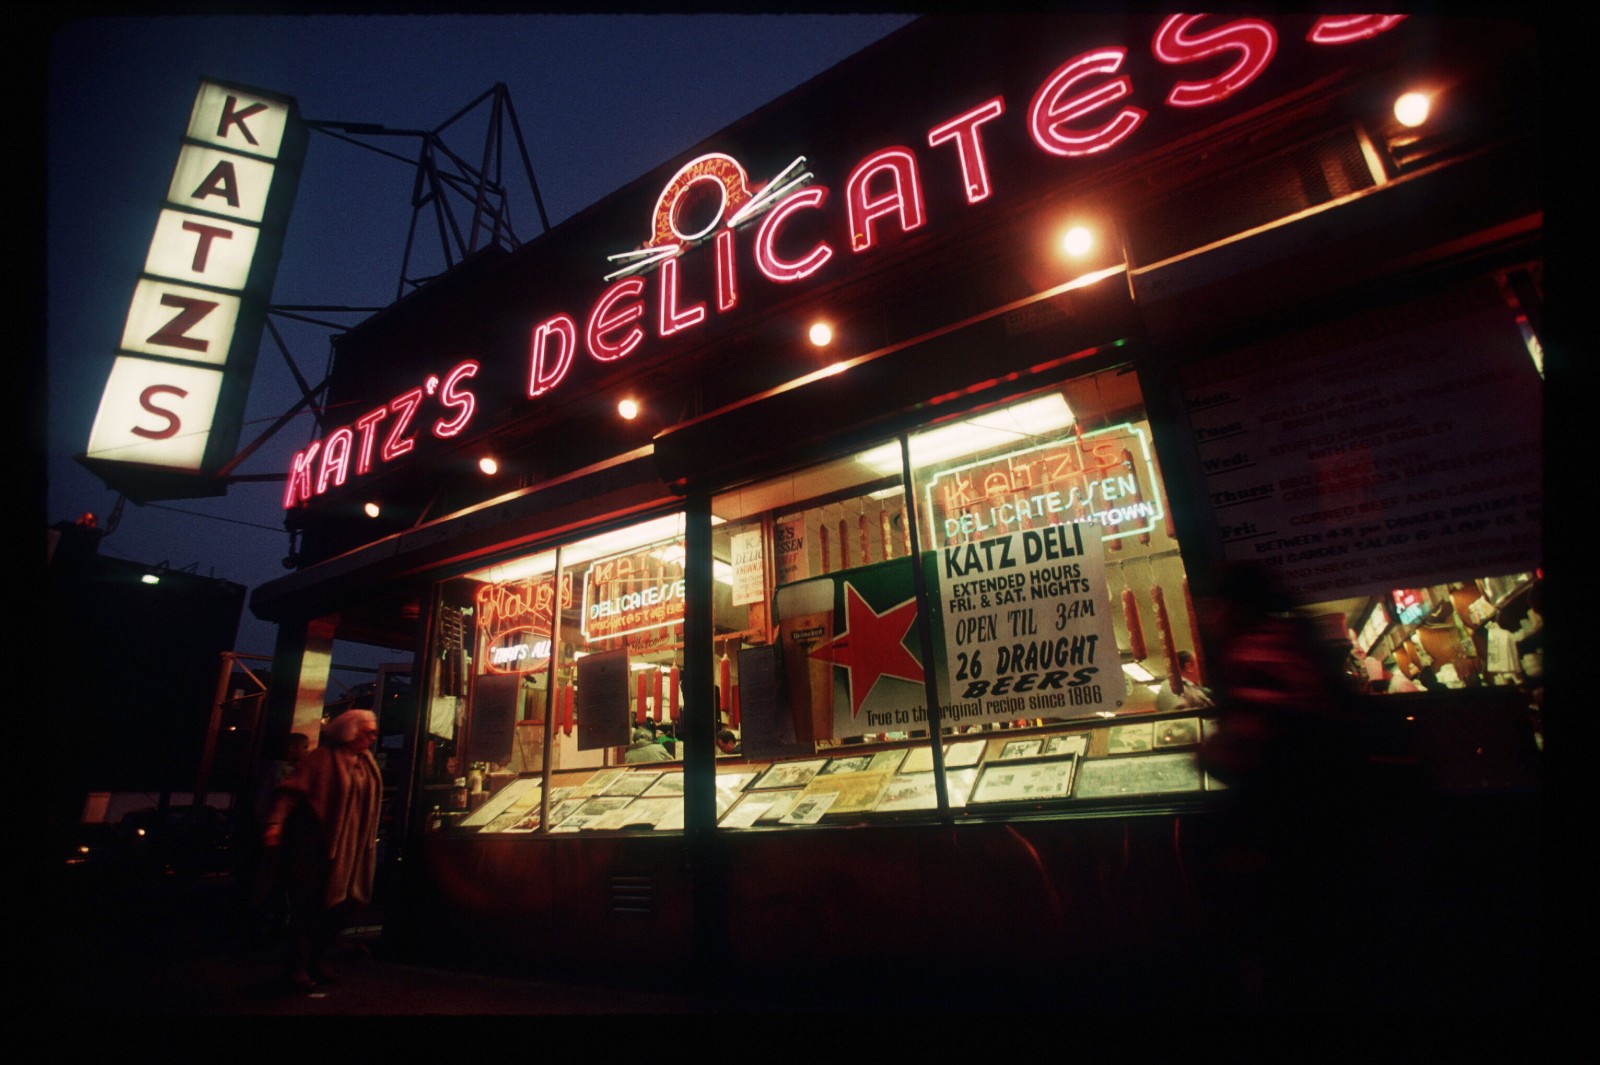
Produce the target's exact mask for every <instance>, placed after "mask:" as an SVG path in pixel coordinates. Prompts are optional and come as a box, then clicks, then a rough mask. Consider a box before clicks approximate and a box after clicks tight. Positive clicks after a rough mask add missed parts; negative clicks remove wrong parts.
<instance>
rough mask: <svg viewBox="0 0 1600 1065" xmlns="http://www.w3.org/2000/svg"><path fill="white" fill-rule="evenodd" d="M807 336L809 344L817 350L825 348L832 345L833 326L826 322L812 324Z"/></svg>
mask: <svg viewBox="0 0 1600 1065" xmlns="http://www.w3.org/2000/svg"><path fill="white" fill-rule="evenodd" d="M807 335H808V336H810V337H811V343H813V344H815V345H816V346H817V347H819V348H825V347H827V346H828V345H829V344H831V343H833V326H831V325H829V324H828V323H827V322H813V323H812V324H811V331H810V333H809V334H807Z"/></svg>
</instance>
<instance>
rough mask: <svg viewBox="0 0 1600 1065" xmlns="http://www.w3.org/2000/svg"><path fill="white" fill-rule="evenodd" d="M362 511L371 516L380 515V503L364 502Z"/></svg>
mask: <svg viewBox="0 0 1600 1065" xmlns="http://www.w3.org/2000/svg"><path fill="white" fill-rule="evenodd" d="M361 512H362V513H363V514H365V515H366V516H367V517H369V518H376V517H377V516H378V514H379V510H378V504H376V503H363V504H362V505H361Z"/></svg>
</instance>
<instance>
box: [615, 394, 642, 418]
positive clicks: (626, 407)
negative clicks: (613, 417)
mask: <svg viewBox="0 0 1600 1065" xmlns="http://www.w3.org/2000/svg"><path fill="white" fill-rule="evenodd" d="M617 413H618V414H620V415H622V416H623V417H624V418H626V419H628V421H630V422H631V421H633V419H635V418H637V417H638V416H639V403H638V401H637V400H633V399H625V400H623V401H622V402H621V403H618V404H617Z"/></svg>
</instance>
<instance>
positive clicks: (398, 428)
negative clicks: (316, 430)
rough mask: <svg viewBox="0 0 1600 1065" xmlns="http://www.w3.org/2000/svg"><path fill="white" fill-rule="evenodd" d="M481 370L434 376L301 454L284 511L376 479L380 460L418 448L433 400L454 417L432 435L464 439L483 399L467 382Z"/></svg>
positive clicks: (467, 367) (473, 364)
mask: <svg viewBox="0 0 1600 1065" xmlns="http://www.w3.org/2000/svg"><path fill="white" fill-rule="evenodd" d="M479 369H480V366H479V364H478V362H477V361H476V360H474V359H467V360H465V361H463V362H459V363H457V364H456V365H455V366H454V367H452V368H451V369H450V371H449V372H448V373H446V374H445V375H444V377H442V378H441V377H439V376H438V375H437V374H430V375H428V377H427V379H426V380H424V381H423V383H422V384H421V385H420V386H418V387H416V388H412V389H409V390H407V391H405V392H402V393H400V395H398V396H395V397H394V398H393V399H391V400H390V401H389V402H388V403H385V404H384V405H382V406H380V407H376V408H374V409H372V410H370V411H368V412H367V413H365V414H363V415H361V416H360V417H359V418H357V419H356V420H355V421H354V422H352V423H351V424H349V425H344V426H340V427H339V428H337V429H335V430H334V431H333V432H331V433H329V434H328V435H327V436H325V437H323V438H322V439H321V440H313V441H312V442H311V444H310V445H309V446H307V447H306V448H305V449H304V450H302V451H297V452H296V453H295V456H294V458H293V459H292V460H291V461H290V463H289V479H288V481H287V483H286V484H285V485H284V490H283V508H284V509H285V510H288V509H290V508H291V507H295V506H299V505H301V504H304V503H308V502H310V500H311V497H312V496H319V495H322V494H323V493H325V492H327V491H328V490H329V489H330V488H334V487H337V486H339V485H342V484H344V483H345V481H346V480H348V479H349V478H350V476H351V475H352V474H355V475H356V476H360V475H362V474H367V473H371V472H372V470H373V465H374V464H373V459H374V456H376V457H377V458H378V459H380V460H381V461H383V462H392V461H394V460H395V459H397V458H399V457H400V456H401V455H404V454H407V453H408V452H410V451H411V449H412V448H414V447H415V446H416V442H417V441H416V434H417V413H418V411H419V410H421V409H422V407H423V404H424V402H425V401H426V400H428V399H432V400H434V401H435V404H434V405H436V406H438V407H442V408H444V410H445V411H446V412H447V413H448V417H440V418H437V419H435V420H434V421H433V422H432V424H431V425H428V426H427V431H428V433H429V435H431V436H433V437H434V438H435V439H438V440H448V439H450V438H452V437H455V436H460V435H461V433H462V432H463V431H465V430H466V428H467V425H468V423H469V422H471V421H472V415H473V413H474V412H475V411H476V410H477V409H478V401H477V397H476V396H474V395H473V394H472V393H471V392H470V391H468V390H467V388H466V386H465V382H466V381H469V380H471V379H472V378H473V377H475V376H476V375H477V373H478V370H479ZM423 424H426V419H424V423H423Z"/></svg>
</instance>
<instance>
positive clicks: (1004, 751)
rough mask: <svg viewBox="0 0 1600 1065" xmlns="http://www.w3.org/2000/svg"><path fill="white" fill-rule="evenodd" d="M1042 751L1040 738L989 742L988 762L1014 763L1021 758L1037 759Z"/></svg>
mask: <svg viewBox="0 0 1600 1065" xmlns="http://www.w3.org/2000/svg"><path fill="white" fill-rule="evenodd" d="M1043 750H1044V738H1043V737H1042V736H1035V737H1033V738H1031V739H1025V740H990V741H989V761H991V762H1015V761H1017V760H1019V759H1022V758H1037V757H1038V756H1039V754H1040V753H1041V752H1042V751H1043Z"/></svg>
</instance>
